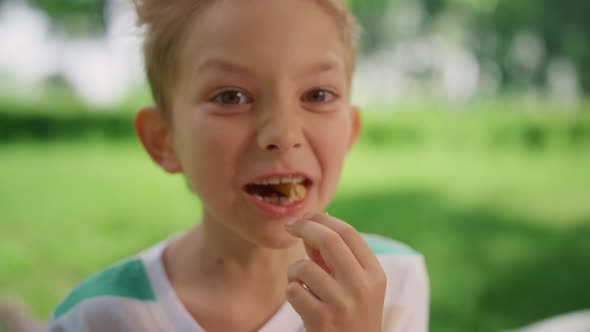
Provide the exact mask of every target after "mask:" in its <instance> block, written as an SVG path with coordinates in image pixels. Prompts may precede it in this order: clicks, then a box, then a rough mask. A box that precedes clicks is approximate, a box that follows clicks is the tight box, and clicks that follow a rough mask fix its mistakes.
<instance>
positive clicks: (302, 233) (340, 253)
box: [287, 219, 362, 282]
mask: <svg viewBox="0 0 590 332" xmlns="http://www.w3.org/2000/svg"><path fill="white" fill-rule="evenodd" d="M287 230H288V231H289V232H290V233H291V234H292V235H294V236H297V237H300V238H301V239H303V242H304V243H305V244H306V245H307V246H309V247H311V248H312V249H315V250H318V251H319V252H320V255H321V256H322V258H323V260H324V262H325V264H326V265H327V266H328V268H329V270H330V271H331V272H332V274H333V275H334V277H335V278H336V279H338V280H342V279H349V281H352V282H354V281H355V280H356V279H358V278H359V277H360V276H359V274H360V272H361V271H362V268H361V266H360V265H359V263H358V261H357V259H356V258H355V257H354V255H353V254H352V252H351V251H350V249H349V248H348V246H347V245H346V243H344V240H343V239H342V238H341V237H340V235H338V234H337V233H336V232H334V231H333V230H331V229H330V228H328V227H326V226H324V225H322V224H320V223H317V222H312V221H309V220H303V219H302V220H298V221H297V222H296V223H295V224H293V225H289V226H288V227H287ZM310 258H311V257H310Z"/></svg>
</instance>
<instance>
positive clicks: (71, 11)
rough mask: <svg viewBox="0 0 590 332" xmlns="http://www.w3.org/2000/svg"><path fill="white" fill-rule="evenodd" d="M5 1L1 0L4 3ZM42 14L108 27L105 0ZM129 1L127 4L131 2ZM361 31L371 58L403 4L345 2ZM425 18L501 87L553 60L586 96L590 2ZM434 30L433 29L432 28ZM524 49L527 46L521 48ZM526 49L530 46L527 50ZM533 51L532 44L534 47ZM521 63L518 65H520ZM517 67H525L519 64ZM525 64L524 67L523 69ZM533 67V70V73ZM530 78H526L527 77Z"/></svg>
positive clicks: (501, 6) (543, 70)
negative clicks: (441, 24)
mask: <svg viewBox="0 0 590 332" xmlns="http://www.w3.org/2000/svg"><path fill="white" fill-rule="evenodd" d="M3 1H4V0H0V3H2V2H3ZM27 1H29V3H31V4H33V5H34V6H37V7H38V8H40V9H42V10H44V11H45V12H47V13H48V15H49V16H50V17H51V18H53V19H54V20H55V21H56V22H57V24H58V25H59V26H60V27H61V28H62V29H63V30H64V31H66V33H68V34H70V35H80V34H96V33H100V32H102V31H104V28H105V26H106V18H105V8H106V6H107V4H108V2H109V1H108V0H51V1H48V0H27ZM129 1H131V0H129ZM345 1H346V2H347V4H348V5H349V6H350V8H351V9H352V10H353V12H355V14H356V15H357V16H358V17H359V19H360V21H361V23H362V25H363V28H364V36H363V37H364V42H363V48H362V51H363V53H365V54H367V53H371V52H373V51H375V50H377V49H379V48H380V47H382V46H383V45H384V44H386V43H388V42H390V38H389V35H390V34H391V31H386V30H385V29H383V27H384V23H385V22H384V20H386V19H390V18H389V17H388V16H387V13H388V9H389V8H390V6H391V5H395V4H396V3H397V2H400V1H404V0H370V1H369V0H345ZM419 1H420V3H421V5H422V7H423V8H424V9H425V12H426V14H427V17H428V19H426V20H425V22H424V24H425V25H426V26H428V25H430V24H432V22H436V21H437V18H439V17H440V16H442V15H445V16H451V17H454V18H455V19H456V20H460V21H461V22H462V26H466V28H465V30H467V31H465V33H466V34H467V35H469V41H470V42H469V45H467V46H468V47H470V48H471V49H472V50H473V51H474V52H475V54H476V55H477V56H478V57H479V58H480V59H491V60H493V61H494V62H495V63H497V64H498V65H499V67H500V69H501V70H502V72H503V74H504V75H503V78H504V82H503V83H504V84H507V85H515V86H517V87H518V85H519V84H522V85H526V84H530V83H541V82H544V81H545V77H546V74H547V68H548V66H549V64H550V62H551V61H552V60H553V59H555V58H557V57H564V58H567V59H569V60H570V61H572V63H573V65H574V66H575V69H576V72H577V74H578V77H579V79H580V81H581V84H582V88H583V90H584V91H585V92H587V93H588V92H590V47H588V45H587V43H588V41H589V40H590V20H588V19H587V16H588V14H589V13H590V1H588V0H566V1H562V0H518V1H508V0H419ZM432 28H433V29H434V28H435V27H434V26H433V27H432ZM523 32H526V34H524V36H525V38H524V42H527V41H528V42H529V44H530V40H531V38H528V39H527V36H528V37H530V36H532V39H533V43H535V40H537V41H539V43H537V44H539V45H537V46H539V47H540V50H541V51H542V52H543V54H541V55H540V56H539V58H538V59H532V58H531V59H529V58H527V57H528V56H529V55H530V54H528V53H526V52H523V53H522V54H521V60H522V61H524V62H526V61H529V60H530V61H531V62H533V60H535V61H540V63H539V64H538V65H535V66H533V65H532V64H531V70H532V72H531V73H528V74H527V75H528V76H527V77H526V79H523V74H522V71H519V70H518V68H514V63H512V62H511V61H512V60H511V53H514V45H515V41H518V40H519V38H520V40H522V39H523V38H521V37H522V36H523ZM525 46H526V45H525ZM529 46H530V45H529ZM533 46H534V45H533ZM522 61H521V62H522ZM521 65H523V64H522V63H521ZM524 65H525V66H526V65H527V64H526V63H525V64H524ZM533 67H534V68H533ZM529 76H530V77H529Z"/></svg>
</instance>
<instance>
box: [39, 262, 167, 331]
mask: <svg viewBox="0 0 590 332" xmlns="http://www.w3.org/2000/svg"><path fill="white" fill-rule="evenodd" d="M155 302H156V298H155V295H154V292H153V290H152V287H151V284H150V280H149V278H148V275H147V272H146V269H145V266H144V263H143V261H142V260H141V259H138V258H133V259H127V260H125V261H123V262H121V263H118V264H115V265H113V266H111V267H109V268H107V269H105V270H103V271H101V272H99V273H96V274H95V275H93V276H91V277H90V278H88V279H86V280H84V281H83V282H82V283H80V284H79V285H78V286H77V287H76V288H74V290H72V292H71V293H70V294H69V295H68V296H67V297H66V298H65V299H64V300H63V301H62V302H61V303H60V304H59V305H58V306H57V308H56V309H55V311H54V313H53V315H52V317H51V320H50V323H49V327H48V329H49V330H50V331H54V330H55V331H98V330H105V328H107V327H116V326H118V327H121V326H123V325H125V324H126V323H125V319H126V317H134V319H137V318H142V319H144V320H145V319H149V317H148V316H149V309H148V306H149V304H150V303H155ZM141 316H145V317H141ZM127 319H128V318H127ZM142 319H139V321H141V320H142ZM52 325H54V326H59V327H57V328H55V329H52V328H51V326H52ZM90 326H100V327H99V328H96V327H95V329H90Z"/></svg>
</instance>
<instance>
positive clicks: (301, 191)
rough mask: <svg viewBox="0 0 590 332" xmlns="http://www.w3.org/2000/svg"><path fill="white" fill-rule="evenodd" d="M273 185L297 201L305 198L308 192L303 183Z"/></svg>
mask: <svg viewBox="0 0 590 332" xmlns="http://www.w3.org/2000/svg"><path fill="white" fill-rule="evenodd" d="M273 187H274V188H275V189H276V190H277V191H279V192H281V193H282V194H283V195H285V196H287V197H290V198H291V199H292V200H293V201H295V202H297V201H300V200H302V199H303V198H305V194H307V188H305V186H304V185H303V184H301V183H282V184H277V185H274V186H273Z"/></svg>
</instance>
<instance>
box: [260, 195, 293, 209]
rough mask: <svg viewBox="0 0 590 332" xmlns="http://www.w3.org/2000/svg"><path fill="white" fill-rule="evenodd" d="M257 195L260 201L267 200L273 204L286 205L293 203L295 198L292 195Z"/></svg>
mask: <svg viewBox="0 0 590 332" xmlns="http://www.w3.org/2000/svg"><path fill="white" fill-rule="evenodd" d="M255 197H256V199H258V200H260V201H265V202H267V203H270V204H273V205H282V206H286V205H289V204H291V203H293V200H292V199H291V198H290V197H278V196H266V197H261V196H258V195H256V196H255Z"/></svg>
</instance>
